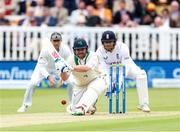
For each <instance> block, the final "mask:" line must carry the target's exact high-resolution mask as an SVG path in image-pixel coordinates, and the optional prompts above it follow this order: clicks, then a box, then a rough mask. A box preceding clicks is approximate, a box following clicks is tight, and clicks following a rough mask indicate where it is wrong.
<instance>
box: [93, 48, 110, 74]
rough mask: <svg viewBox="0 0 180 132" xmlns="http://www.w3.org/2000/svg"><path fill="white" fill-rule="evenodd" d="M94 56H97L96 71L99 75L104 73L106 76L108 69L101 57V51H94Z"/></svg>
mask: <svg viewBox="0 0 180 132" xmlns="http://www.w3.org/2000/svg"><path fill="white" fill-rule="evenodd" d="M96 54H97V56H98V69H99V71H100V72H101V73H105V74H108V69H109V66H108V65H107V64H106V63H105V61H104V59H103V57H102V55H101V51H100V50H97V51H96Z"/></svg>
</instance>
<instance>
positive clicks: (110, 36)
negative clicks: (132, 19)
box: [101, 30, 117, 44]
mask: <svg viewBox="0 0 180 132" xmlns="http://www.w3.org/2000/svg"><path fill="white" fill-rule="evenodd" d="M116 40H117V39H116V35H115V34H114V32H112V31H109V30H108V31H105V32H103V34H102V38H101V42H102V44H103V43H104V42H112V41H114V42H115V43H116Z"/></svg>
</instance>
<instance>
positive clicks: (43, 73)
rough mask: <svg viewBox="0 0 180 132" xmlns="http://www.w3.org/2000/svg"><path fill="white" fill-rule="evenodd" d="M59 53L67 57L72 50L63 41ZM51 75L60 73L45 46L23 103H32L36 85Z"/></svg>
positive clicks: (28, 104)
mask: <svg viewBox="0 0 180 132" xmlns="http://www.w3.org/2000/svg"><path fill="white" fill-rule="evenodd" d="M59 54H60V55H61V56H62V57H63V58H64V59H67V58H68V56H70V54H71V51H70V49H69V47H68V46H67V45H64V44H62V43H61V45H60V48H59ZM49 75H51V76H53V77H55V76H58V77H60V75H59V73H58V72H57V71H56V69H55V62H54V60H53V58H52V57H51V55H50V54H49V52H48V49H47V47H44V48H43V49H42V50H41V52H40V55H39V58H38V61H37V64H36V67H35V69H34V71H33V74H32V76H31V80H30V82H29V84H28V86H27V88H26V92H25V95H24V100H23V104H24V105H27V106H31V105H32V96H33V93H34V90H35V87H36V86H37V85H38V84H39V83H40V82H41V81H42V80H43V79H44V78H47V77H48V76H49Z"/></svg>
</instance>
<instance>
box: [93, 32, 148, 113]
mask: <svg viewBox="0 0 180 132" xmlns="http://www.w3.org/2000/svg"><path fill="white" fill-rule="evenodd" d="M101 41H102V46H100V47H99V48H98V50H97V51H96V53H97V55H98V58H99V62H100V67H101V69H104V70H105V72H106V73H107V74H108V73H109V67H110V65H111V64H119V63H120V64H124V65H125V67H126V76H127V77H128V78H131V79H133V80H135V81H136V87H137V93H138V97H139V106H138V109H140V110H142V111H144V112H150V108H149V97H148V86H147V75H146V72H145V71H144V70H142V69H140V68H139V67H138V66H137V65H136V64H135V63H134V61H133V60H132V58H131V57H130V54H129V49H128V47H127V45H126V44H124V43H122V42H117V39H116V36H115V34H114V32H112V31H105V32H104V33H103V34H102V38H101Z"/></svg>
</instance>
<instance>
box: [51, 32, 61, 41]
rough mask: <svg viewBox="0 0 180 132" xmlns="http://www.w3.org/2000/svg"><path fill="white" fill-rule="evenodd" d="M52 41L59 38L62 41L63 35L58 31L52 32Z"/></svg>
mask: <svg viewBox="0 0 180 132" xmlns="http://www.w3.org/2000/svg"><path fill="white" fill-rule="evenodd" d="M50 40H51V41H53V40H59V41H62V36H61V34H60V33H58V32H54V33H52V34H51V38H50Z"/></svg>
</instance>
